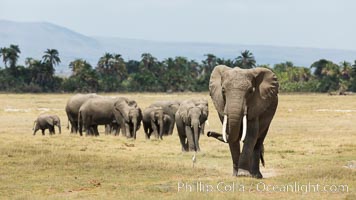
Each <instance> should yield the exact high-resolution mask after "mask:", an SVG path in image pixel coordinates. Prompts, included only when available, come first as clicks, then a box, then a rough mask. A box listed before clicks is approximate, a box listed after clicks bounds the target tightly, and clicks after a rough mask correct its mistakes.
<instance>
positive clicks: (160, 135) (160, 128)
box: [158, 117, 164, 140]
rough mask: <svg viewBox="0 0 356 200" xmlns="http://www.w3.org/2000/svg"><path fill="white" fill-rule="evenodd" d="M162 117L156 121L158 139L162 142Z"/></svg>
mask: <svg viewBox="0 0 356 200" xmlns="http://www.w3.org/2000/svg"><path fill="white" fill-rule="evenodd" d="M163 124H164V123H163V117H162V119H159V120H158V128H159V138H160V139H161V140H162V139H163V138H162V136H163Z"/></svg>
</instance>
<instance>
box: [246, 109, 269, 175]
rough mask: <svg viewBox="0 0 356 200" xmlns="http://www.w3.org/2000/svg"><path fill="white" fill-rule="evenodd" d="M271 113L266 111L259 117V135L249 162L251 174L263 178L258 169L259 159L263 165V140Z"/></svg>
mask: <svg viewBox="0 0 356 200" xmlns="http://www.w3.org/2000/svg"><path fill="white" fill-rule="evenodd" d="M273 114H274V113H273ZM273 114H272V115H271V114H270V113H266V115H262V116H261V117H260V135H259V138H258V140H257V142H256V145H255V148H254V151H253V156H252V163H251V174H252V176H254V177H256V178H263V176H262V173H261V171H260V160H261V161H262V165H263V166H264V158H263V153H264V147H263V142H264V140H265V138H266V135H267V132H268V129H269V126H270V124H271V121H272V118H273Z"/></svg>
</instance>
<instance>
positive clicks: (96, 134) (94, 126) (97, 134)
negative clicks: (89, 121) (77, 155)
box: [93, 125, 99, 136]
mask: <svg viewBox="0 0 356 200" xmlns="http://www.w3.org/2000/svg"><path fill="white" fill-rule="evenodd" d="M93 131H94V136H99V131H98V125H93Z"/></svg>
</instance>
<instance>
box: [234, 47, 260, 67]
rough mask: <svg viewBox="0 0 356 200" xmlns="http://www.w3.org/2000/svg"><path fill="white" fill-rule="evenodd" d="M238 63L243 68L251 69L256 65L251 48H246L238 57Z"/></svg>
mask: <svg viewBox="0 0 356 200" xmlns="http://www.w3.org/2000/svg"><path fill="white" fill-rule="evenodd" d="M236 64H237V65H238V66H239V67H241V68H243V69H251V68H254V67H256V60H255V57H254V56H253V54H252V53H251V52H250V51H249V50H245V51H243V52H241V56H238V57H237V58H236Z"/></svg>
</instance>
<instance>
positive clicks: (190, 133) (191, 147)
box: [185, 126, 196, 151]
mask: <svg viewBox="0 0 356 200" xmlns="http://www.w3.org/2000/svg"><path fill="white" fill-rule="evenodd" d="M185 134H186V136H187V140H188V147H189V151H195V150H196V149H195V143H194V138H193V130H192V128H191V127H190V126H185Z"/></svg>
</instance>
